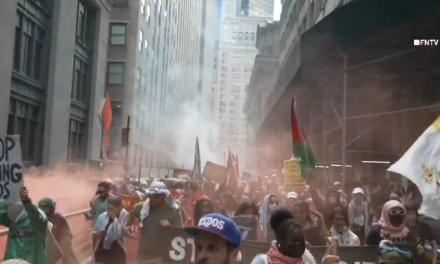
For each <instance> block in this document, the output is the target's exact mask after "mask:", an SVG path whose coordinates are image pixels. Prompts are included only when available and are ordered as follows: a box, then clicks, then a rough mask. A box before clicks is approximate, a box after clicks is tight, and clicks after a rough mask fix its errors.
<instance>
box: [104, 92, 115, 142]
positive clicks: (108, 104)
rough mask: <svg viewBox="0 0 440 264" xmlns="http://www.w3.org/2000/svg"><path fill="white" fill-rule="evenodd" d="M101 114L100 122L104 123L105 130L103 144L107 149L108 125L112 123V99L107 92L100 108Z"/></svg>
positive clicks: (108, 139)
mask: <svg viewBox="0 0 440 264" xmlns="http://www.w3.org/2000/svg"><path fill="white" fill-rule="evenodd" d="M101 114H102V122H103V124H104V131H105V141H104V146H105V149H106V150H108V145H109V142H110V126H111V125H112V119H113V114H112V101H111V99H110V95H108V94H107V96H106V97H105V103H104V107H103V108H102V111H101Z"/></svg>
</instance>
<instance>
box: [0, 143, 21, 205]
mask: <svg viewBox="0 0 440 264" xmlns="http://www.w3.org/2000/svg"><path fill="white" fill-rule="evenodd" d="M22 168H23V163H22V160H21V146H20V136H19V135H13V136H6V137H0V199H3V201H4V203H5V204H8V203H13V202H16V201H21V198H20V189H21V188H22V187H23V186H24V182H23V169H22Z"/></svg>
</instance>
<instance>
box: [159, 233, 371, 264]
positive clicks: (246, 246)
mask: <svg viewBox="0 0 440 264" xmlns="http://www.w3.org/2000/svg"><path fill="white" fill-rule="evenodd" d="M160 245H161V248H163V250H164V251H163V258H164V263H168V264H172V263H174V264H191V263H194V261H195V245H194V238H193V237H191V236H189V235H188V234H187V233H186V232H185V231H184V230H183V229H181V228H173V227H171V228H169V229H167V230H164V231H163V235H161V242H160ZM269 247H270V243H261V242H254V241H243V242H242V244H241V247H240V252H241V255H242V259H241V261H240V262H238V263H242V264H249V263H251V262H252V260H253V259H254V257H255V256H257V255H259V254H265V253H267V251H268V249H269ZM326 249H327V248H326V247H311V249H310V251H311V253H312V254H313V256H314V257H315V259H316V261H317V263H321V260H322V257H323V256H324V253H325V251H326ZM338 255H339V257H340V259H341V261H344V262H346V263H347V264H374V262H375V260H376V257H377V255H378V249H377V247H339V248H338Z"/></svg>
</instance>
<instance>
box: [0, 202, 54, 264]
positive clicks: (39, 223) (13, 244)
mask: <svg viewBox="0 0 440 264" xmlns="http://www.w3.org/2000/svg"><path fill="white" fill-rule="evenodd" d="M24 208H25V210H26V212H27V214H28V217H26V218H23V219H21V220H20V221H18V223H14V222H12V221H10V220H9V218H8V216H7V215H6V212H5V211H3V210H1V211H0V225H3V226H6V227H8V228H9V233H8V242H7V244H6V252H5V257H4V260H8V259H22V260H26V261H27V262H29V263H32V264H47V263H48V260H47V257H46V235H47V233H46V230H48V229H47V223H48V220H47V218H46V217H45V216H44V215H42V214H41V213H40V211H39V210H38V207H36V206H35V205H33V204H32V203H31V202H29V203H26V204H25V205H24Z"/></svg>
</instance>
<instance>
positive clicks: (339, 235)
mask: <svg viewBox="0 0 440 264" xmlns="http://www.w3.org/2000/svg"><path fill="white" fill-rule="evenodd" d="M329 232H330V236H332V237H334V238H336V239H337V240H338V244H339V246H351V245H350V230H349V229H348V228H347V227H344V229H342V232H338V231H337V230H336V229H335V228H334V227H333V226H332V227H331V228H330V231H329Z"/></svg>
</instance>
